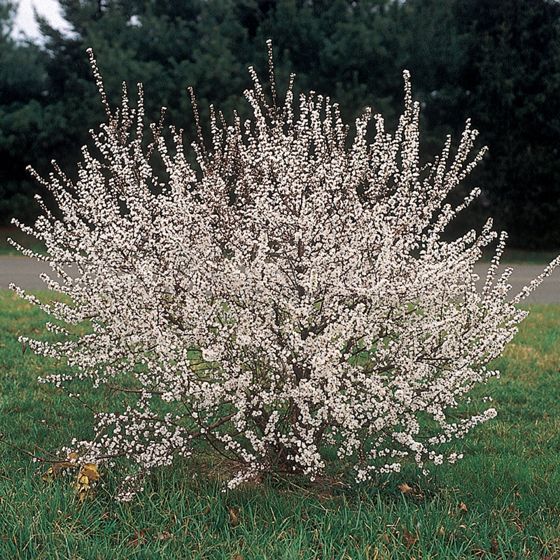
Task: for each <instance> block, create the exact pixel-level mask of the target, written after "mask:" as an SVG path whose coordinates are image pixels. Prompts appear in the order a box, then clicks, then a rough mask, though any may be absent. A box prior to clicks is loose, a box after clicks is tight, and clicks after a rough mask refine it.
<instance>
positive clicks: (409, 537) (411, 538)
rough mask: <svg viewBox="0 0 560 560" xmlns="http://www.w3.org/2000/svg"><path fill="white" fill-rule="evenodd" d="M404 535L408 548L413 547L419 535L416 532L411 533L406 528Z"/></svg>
mask: <svg viewBox="0 0 560 560" xmlns="http://www.w3.org/2000/svg"><path fill="white" fill-rule="evenodd" d="M402 536H403V542H404V545H405V546H406V548H411V547H412V546H414V545H415V544H416V542H417V541H418V537H417V536H416V535H415V534H413V533H411V532H410V531H409V530H408V529H406V528H405V529H403V533H402Z"/></svg>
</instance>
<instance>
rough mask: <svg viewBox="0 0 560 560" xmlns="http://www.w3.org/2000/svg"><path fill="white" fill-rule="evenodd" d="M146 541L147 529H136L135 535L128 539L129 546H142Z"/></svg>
mask: <svg viewBox="0 0 560 560" xmlns="http://www.w3.org/2000/svg"><path fill="white" fill-rule="evenodd" d="M145 542H146V530H145V529H140V531H134V536H133V537H132V538H131V539H130V540H129V541H128V546H140V545H141V544H144V543H145Z"/></svg>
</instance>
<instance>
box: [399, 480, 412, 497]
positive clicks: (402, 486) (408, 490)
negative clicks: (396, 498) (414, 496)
mask: <svg viewBox="0 0 560 560" xmlns="http://www.w3.org/2000/svg"><path fill="white" fill-rule="evenodd" d="M397 488H398V489H399V490H400V491H401V492H402V493H403V494H410V493H411V492H412V486H409V485H408V484H407V483H406V482H403V483H402V484H399V485H398V486H397Z"/></svg>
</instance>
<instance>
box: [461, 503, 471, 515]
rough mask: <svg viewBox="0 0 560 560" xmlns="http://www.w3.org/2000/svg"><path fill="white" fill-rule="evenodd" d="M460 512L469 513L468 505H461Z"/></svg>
mask: <svg viewBox="0 0 560 560" xmlns="http://www.w3.org/2000/svg"><path fill="white" fill-rule="evenodd" d="M459 511H462V512H463V513H467V511H469V508H468V507H467V504H465V502H460V503H459Z"/></svg>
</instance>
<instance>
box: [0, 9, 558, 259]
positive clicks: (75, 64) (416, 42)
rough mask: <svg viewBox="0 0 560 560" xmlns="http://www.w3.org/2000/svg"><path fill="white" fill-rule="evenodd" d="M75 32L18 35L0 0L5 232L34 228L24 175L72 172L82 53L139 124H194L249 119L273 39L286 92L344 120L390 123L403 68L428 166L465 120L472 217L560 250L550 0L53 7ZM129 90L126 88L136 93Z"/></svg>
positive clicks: (82, 113) (84, 122)
mask: <svg viewBox="0 0 560 560" xmlns="http://www.w3.org/2000/svg"><path fill="white" fill-rule="evenodd" d="M59 2H60V6H61V8H62V13H63V16H64V18H65V19H66V21H67V22H68V27H69V29H70V31H69V32H68V33H65V34H62V33H60V32H59V31H58V30H56V29H54V28H52V27H51V26H49V24H48V23H47V22H46V21H44V20H43V21H41V22H40V29H41V39H40V40H38V41H36V42H35V43H33V42H29V41H22V40H16V39H15V38H14V34H13V33H12V22H13V15H14V9H15V7H16V5H15V2H13V1H12V0H0V162H1V164H2V165H1V166H0V223H4V224H6V223H8V222H9V220H10V218H11V217H12V216H18V217H20V218H23V219H26V220H31V219H33V216H34V213H35V211H36V208H35V206H34V204H33V203H32V200H31V196H32V194H33V193H34V192H35V189H36V188H37V187H36V186H35V185H34V184H33V182H32V181H31V180H30V179H29V178H28V176H27V174H26V171H25V166H26V165H27V164H29V163H31V164H33V165H34V166H35V167H36V168H37V169H38V170H39V171H40V172H42V173H47V172H48V171H49V169H50V161H51V159H53V158H54V159H57V160H58V161H59V162H60V163H61V165H62V167H63V168H64V169H66V170H68V171H69V172H71V170H72V169H74V168H75V163H76V161H77V160H78V158H79V149H80V147H81V146H82V145H83V144H84V143H87V142H88V130H89V129H90V128H92V127H94V126H95V125H96V124H97V123H98V122H99V121H100V120H101V119H102V118H103V114H102V109H101V105H100V103H99V101H98V97H97V95H96V91H95V86H94V83H93V81H92V79H91V73H90V69H89V66H88V63H87V57H86V55H85V50H86V48H87V47H90V46H91V47H93V48H94V49H95V52H96V56H97V59H98V62H99V65H100V68H101V70H102V72H103V74H104V77H105V80H106V82H107V89H108V92H109V94H110V97H111V99H112V100H113V101H114V102H115V103H116V102H118V99H119V95H120V88H121V81H122V80H126V81H128V82H129V84H131V85H132V86H133V85H134V83H136V82H137V81H142V82H143V83H144V85H145V90H146V101H147V109H148V114H149V116H150V117H151V118H152V119H157V118H158V114H159V107H160V106H161V105H165V106H167V107H168V108H169V113H170V114H169V119H168V120H169V122H173V123H174V124H176V125H177V126H180V127H184V128H185V129H186V131H187V132H188V131H192V130H193V122H192V121H193V118H192V112H191V107H190V103H189V98H188V95H187V93H186V88H187V86H188V85H192V86H194V88H195V90H196V92H197V98H198V102H199V105H200V108H201V113H202V119H203V122H204V119H205V118H206V117H207V115H208V104H209V103H210V102H212V103H214V104H215V105H216V106H217V107H218V108H220V109H222V110H223V111H224V113H225V114H226V116H227V115H230V114H231V111H232V110H233V108H238V109H240V111H241V113H242V114H246V111H247V107H246V105H245V104H244V102H243V100H242V96H241V93H242V91H243V89H244V88H246V87H247V86H248V85H249V77H248V74H247V71H246V67H247V66H248V65H249V64H253V65H255V67H256V68H257V70H258V71H259V73H260V75H261V76H263V79H264V78H265V77H266V75H267V74H266V50H265V41H266V39H267V38H272V40H273V42H274V46H275V52H276V69H277V79H278V82H279V84H280V85H281V86H282V85H284V86H285V85H287V81H288V76H289V73H290V72H295V73H296V74H297V79H296V85H297V88H299V89H300V90H307V89H314V90H316V91H318V92H320V93H324V94H327V95H330V96H331V97H332V98H334V99H336V100H337V101H338V102H339V103H340V105H341V108H342V112H343V115H344V116H345V117H346V118H352V117H354V116H355V115H357V114H358V113H359V112H360V111H361V110H362V109H363V108H364V107H365V106H366V105H370V106H372V107H373V108H374V110H376V111H380V112H382V113H383V114H384V115H385V116H386V117H388V120H389V122H393V123H394V119H395V115H397V114H398V113H399V111H400V108H401V106H402V76H401V73H402V69H403V68H408V69H410V70H411V72H412V77H413V86H414V90H415V96H416V97H417V98H418V99H420V100H421V102H422V105H423V108H424V112H423V134H424V142H425V143H424V146H425V154H424V155H425V157H426V158H428V157H429V156H430V155H433V154H434V153H435V152H436V151H437V149H438V146H439V145H440V144H441V142H442V141H443V139H444V137H445V135H446V134H447V133H454V134H458V133H459V131H460V130H461V129H462V126H463V124H464V120H465V118H466V117H467V116H470V117H472V119H473V122H474V124H475V126H476V127H478V128H479V129H480V130H481V144H488V145H489V146H490V152H489V155H488V157H487V158H486V160H485V162H484V163H483V165H482V166H481V168H480V169H479V170H478V171H477V173H476V175H475V176H474V177H473V179H472V180H473V181H475V182H476V183H477V184H479V185H480V186H482V187H483V197H482V199H481V201H480V202H479V204H478V205H477V206H476V207H475V208H474V209H473V211H472V213H471V216H470V218H469V220H468V223H467V224H465V225H471V224H475V223H476V224H480V220H481V219H482V217H483V216H486V215H488V214H492V215H493V216H495V217H496V219H497V225H498V227H502V228H505V229H507V230H508V231H509V233H510V235H511V237H512V242H513V244H514V245H516V246H518V247H524V248H533V249H547V248H548V249H551V248H558V247H560V220H558V214H559V212H558V211H559V209H560V208H559V206H560V159H559V158H558V146H559V140H560V28H559V25H560V3H558V2H556V1H553V0H508V1H507V2H505V1H504V2H494V1H492V0H446V1H444V2H442V1H440V0H400V1H398V0H355V1H350V0H181V1H172V0H59ZM131 89H133V88H131Z"/></svg>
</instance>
